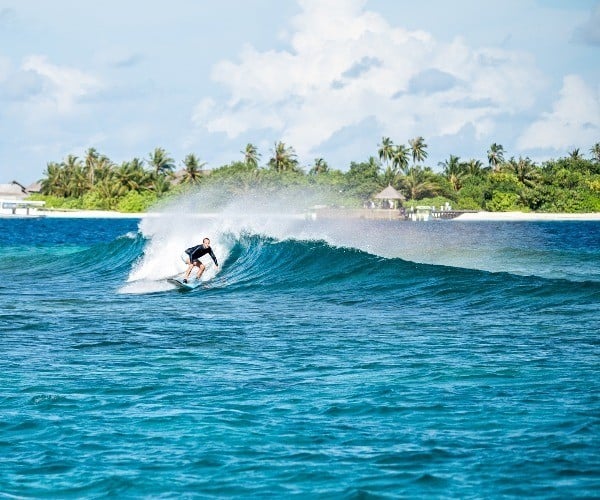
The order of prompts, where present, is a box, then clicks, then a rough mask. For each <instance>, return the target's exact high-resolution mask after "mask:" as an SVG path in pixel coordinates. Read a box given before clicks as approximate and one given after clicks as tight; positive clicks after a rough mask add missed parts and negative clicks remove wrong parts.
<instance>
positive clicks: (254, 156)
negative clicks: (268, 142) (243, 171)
mask: <svg viewBox="0 0 600 500" xmlns="http://www.w3.org/2000/svg"><path fill="white" fill-rule="evenodd" d="M242 153H244V162H245V163H246V165H249V166H251V167H254V168H257V167H258V160H259V159H260V154H259V152H258V149H257V148H256V146H255V145H254V144H251V143H248V144H246V149H244V151H242Z"/></svg>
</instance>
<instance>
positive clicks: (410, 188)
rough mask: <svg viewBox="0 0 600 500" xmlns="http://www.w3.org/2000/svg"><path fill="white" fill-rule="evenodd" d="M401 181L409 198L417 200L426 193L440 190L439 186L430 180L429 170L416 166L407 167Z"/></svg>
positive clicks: (429, 193) (435, 192)
mask: <svg viewBox="0 0 600 500" xmlns="http://www.w3.org/2000/svg"><path fill="white" fill-rule="evenodd" d="M402 181H403V184H404V188H405V191H406V192H407V193H408V199H410V200H417V199H419V198H423V197H425V196H427V195H435V194H437V193H438V192H439V191H440V187H439V186H438V185H437V184H436V183H434V182H432V181H431V179H430V172H428V171H425V170H423V169H422V168H421V167H418V166H416V167H411V168H409V169H408V172H407V174H406V176H405V177H404V178H403V179H402Z"/></svg>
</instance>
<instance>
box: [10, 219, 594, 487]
mask: <svg viewBox="0 0 600 500" xmlns="http://www.w3.org/2000/svg"><path fill="white" fill-rule="evenodd" d="M204 236H208V237H210V238H211V240H212V244H213V248H214V250H215V253H216V254H217V257H218V258H219V260H220V264H221V267H220V269H219V270H218V272H217V270H216V269H215V267H214V266H211V265H209V266H208V270H207V271H206V273H205V276H204V278H203V279H204V280H205V282H204V283H203V285H202V286H201V287H200V288H199V289H197V290H195V291H193V292H181V291H178V290H175V289H174V288H173V287H172V286H171V285H169V284H168V283H167V282H166V281H165V278H166V277H168V276H171V275H174V274H177V273H179V272H181V271H182V270H183V269H184V268H185V266H184V264H183V263H182V261H181V258H180V255H181V253H182V252H183V250H184V249H185V248H187V247H188V246H192V245H193V244H197V243H199V242H200V241H201V239H202V238H203V237H204ZM0 341H1V342H0V498H28V497H46V498H48V497H51V498H55V497H87V498H102V497H107V496H111V497H121V498H127V497H136V498H139V497H152V498H179V497H181V496H185V497H200V498H209V497H245V498H249V497H251V498H264V497H277V498H280V497H320V498H398V497H400V498H422V497H434V498H439V497H445V498H496V497H498V498H499V497H501V498H511V497H537V498H578V497H580V498H583V497H588V498H592V497H596V498H598V497H599V496H600V391H599V389H600V223H599V222H567V221H563V222H459V221H436V222H425V223H414V222H396V221H381V222H374V221H339V220H330V221H327V220H305V219H303V218H301V217H294V216H288V215H286V214H285V213H278V214H275V213H271V214H270V215H269V214H262V215H261V214H257V213H254V214H252V213H244V214H238V215H237V216H236V215H234V214H232V213H226V214H225V213H222V214H218V215H215V214H206V215H204V216H202V215H198V214H196V215H194V214H190V213H189V211H187V210H184V211H183V213H177V212H176V211H173V212H171V213H166V214H163V215H154V216H150V217H147V218H144V219H143V220H138V219H124V220H113V219H54V218H45V219H0Z"/></svg>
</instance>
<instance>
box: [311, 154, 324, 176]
mask: <svg viewBox="0 0 600 500" xmlns="http://www.w3.org/2000/svg"><path fill="white" fill-rule="evenodd" d="M326 172H329V165H327V162H326V161H325V160H324V159H323V158H315V164H314V166H313V167H312V168H311V169H310V171H309V174H311V175H319V174H324V173H326Z"/></svg>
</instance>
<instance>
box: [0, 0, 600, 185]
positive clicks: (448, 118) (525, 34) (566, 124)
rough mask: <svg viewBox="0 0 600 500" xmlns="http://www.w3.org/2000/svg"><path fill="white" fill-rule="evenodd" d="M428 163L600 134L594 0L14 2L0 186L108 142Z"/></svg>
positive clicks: (1, 89)
mask: <svg viewBox="0 0 600 500" xmlns="http://www.w3.org/2000/svg"><path fill="white" fill-rule="evenodd" d="M417 136H422V137H424V138H425V142H426V143H427V145H428V148H427V151H428V153H429V156H428V158H427V160H426V162H425V164H426V165H428V166H430V167H432V168H433V169H434V170H436V171H439V170H440V167H439V165H438V163H439V162H442V161H444V160H446V159H447V158H448V157H449V156H450V155H451V154H452V155H456V156H459V157H460V158H461V159H462V160H468V159H471V158H474V159H479V160H481V161H483V162H484V163H487V150H488V149H489V146H490V145H491V144H492V143H498V144H501V145H502V146H503V147H504V149H505V151H506V156H507V157H511V156H515V157H518V156H529V157H530V158H532V159H534V160H535V161H539V162H541V161H543V160H545V159H548V158H553V157H554V158H555V157H559V156H565V155H566V154H568V152H569V151H571V150H573V149H574V148H580V150H581V151H582V153H584V155H587V156H589V150H590V148H591V147H592V146H593V145H594V144H595V143H597V142H600V1H598V0H487V1H482V0H454V1H453V2H447V1H445V0H436V1H434V0H419V1H418V2H413V1H404V0H397V1H394V0H277V1H275V0H219V1H214V0H169V1H164V0H118V1H117V0H104V1H103V2H92V1H75V0H53V1H51V2H49V1H46V0H0V183H2V182H10V181H12V180H18V181H19V182H21V183H24V184H26V183H30V182H34V181H36V180H38V179H40V178H42V176H43V174H44V171H45V169H46V166H47V163H48V162H51V161H56V162H60V161H62V160H63V159H64V158H65V157H66V156H67V155H69V154H74V155H76V156H78V157H80V158H82V157H84V156H85V152H86V150H87V149H88V148H91V147H93V148H95V149H96V150H98V151H99V152H100V153H101V154H104V155H106V156H108V157H109V158H110V159H111V160H113V161H114V162H115V163H118V164H120V163H121V162H123V161H128V160H131V159H133V158H135V157H137V158H141V159H147V158H148V157H149V155H150V153H151V152H152V151H153V150H154V149H155V148H157V147H162V148H164V149H165V150H166V151H167V152H168V153H169V154H170V156H171V157H172V158H173V159H175V161H176V163H177V166H178V168H180V167H181V163H182V160H183V159H184V157H185V156H186V155H187V154H189V153H194V154H195V155H196V156H197V157H198V158H199V159H200V160H201V161H203V162H206V168H217V167H219V166H222V165H224V164H227V163H230V162H232V161H237V160H242V159H243V154H242V151H243V150H244V148H245V146H246V144H248V143H252V144H254V145H255V146H257V147H258V150H259V153H260V154H261V155H262V156H261V161H260V163H261V164H266V163H267V162H268V159H269V157H270V155H271V153H272V150H273V149H274V145H275V143H276V142H278V141H283V142H284V143H285V144H286V145H289V146H292V147H293V148H294V149H295V151H296V153H297V155H298V159H299V161H300V165H301V166H303V167H305V168H309V167H310V166H311V165H313V164H314V160H315V159H316V158H323V159H324V160H325V161H326V162H327V163H328V164H329V165H330V167H332V168H337V169H340V170H342V171H346V170H348V168H349V165H350V162H352V161H357V162H359V161H366V160H367V159H368V158H369V157H370V156H377V150H378V145H379V144H380V143H381V140H382V138H383V137H389V138H390V139H391V140H392V141H393V142H394V143H395V144H405V145H406V144H407V143H408V141H409V140H410V139H412V138H414V137H417Z"/></svg>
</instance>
